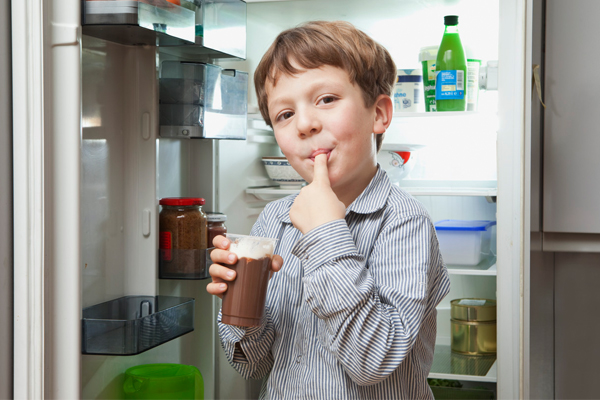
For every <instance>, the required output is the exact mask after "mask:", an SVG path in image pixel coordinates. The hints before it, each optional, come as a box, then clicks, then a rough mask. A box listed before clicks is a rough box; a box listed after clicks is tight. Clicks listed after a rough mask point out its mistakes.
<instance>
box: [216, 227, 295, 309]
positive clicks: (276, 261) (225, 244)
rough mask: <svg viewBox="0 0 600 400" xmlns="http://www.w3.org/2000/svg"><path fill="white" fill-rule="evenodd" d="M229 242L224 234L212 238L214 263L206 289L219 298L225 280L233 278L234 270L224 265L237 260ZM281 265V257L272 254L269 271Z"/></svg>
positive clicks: (221, 294) (224, 290)
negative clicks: (210, 279) (210, 280)
mask: <svg viewBox="0 0 600 400" xmlns="http://www.w3.org/2000/svg"><path fill="white" fill-rule="evenodd" d="M230 244H231V242H230V241H229V240H228V239H227V238H226V237H225V236H221V235H219V236H216V237H215V238H214V239H213V245H214V246H215V249H214V250H213V251H211V252H210V259H211V260H212V262H213V263H214V264H212V265H211V266H210V269H209V270H208V272H209V273H210V277H211V278H212V282H211V283H209V284H208V285H206V291H207V292H208V293H210V294H212V295H215V296H218V297H219V298H221V299H222V298H223V293H225V292H226V291H227V282H230V281H233V280H235V270H233V269H231V268H227V267H226V266H225V265H235V263H236V262H237V256H236V255H235V253H232V252H230V251H229V245H230ZM223 264H224V265H223ZM282 266H283V258H281V256H279V255H274V256H273V261H272V262H271V271H272V272H277V271H279V270H280V269H281V267H282Z"/></svg>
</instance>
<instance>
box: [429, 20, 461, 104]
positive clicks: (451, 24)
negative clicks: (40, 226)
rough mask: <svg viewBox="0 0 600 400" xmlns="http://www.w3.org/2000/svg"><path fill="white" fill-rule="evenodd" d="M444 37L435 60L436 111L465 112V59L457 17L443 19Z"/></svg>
mask: <svg viewBox="0 0 600 400" xmlns="http://www.w3.org/2000/svg"><path fill="white" fill-rule="evenodd" d="M444 25H445V26H446V27H445V30H444V36H443V37H442V43H441V44H440V48H439V50H438V53H437V58H436V60H435V71H436V79H435V104H436V109H437V111H465V110H466V109H467V99H466V91H465V86H466V81H465V79H466V77H467V58H466V57H465V51H464V49H463V46H462V43H461V42H460V36H459V35H458V16H457V15H446V16H445V17H444Z"/></svg>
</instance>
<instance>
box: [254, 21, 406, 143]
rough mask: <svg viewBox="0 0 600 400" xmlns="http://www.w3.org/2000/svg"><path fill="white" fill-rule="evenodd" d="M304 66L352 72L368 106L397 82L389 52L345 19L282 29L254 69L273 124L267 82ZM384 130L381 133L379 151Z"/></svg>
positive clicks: (262, 105) (266, 115)
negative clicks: (335, 68) (324, 66)
mask: <svg viewBox="0 0 600 400" xmlns="http://www.w3.org/2000/svg"><path fill="white" fill-rule="evenodd" d="M292 60H293V61H294V62H295V63H296V64H297V65H299V66H300V67H301V68H304V69H314V68H319V67H321V66H323V65H330V66H333V67H338V68H341V69H343V70H344V71H346V72H347V73H348V76H349V78H350V82H351V83H353V84H356V85H357V86H358V87H359V88H360V90H361V92H362V96H363V100H364V102H365V106H366V107H370V106H372V105H373V104H375V100H376V99H377V97H379V95H381V94H385V95H388V96H390V95H391V94H392V90H393V88H394V84H395V82H396V66H395V64H394V61H393V60H392V57H391V56H390V54H389V52H388V51H387V50H386V49H385V48H384V47H383V46H382V45H380V44H379V43H377V42H375V41H374V40H373V39H372V38H371V37H370V36H368V35H367V34H365V33H364V32H362V31H360V30H358V29H356V28H355V27H354V26H353V25H352V24H350V23H349V22H345V21H332V22H328V21H312V22H307V23H305V24H302V25H300V26H298V27H296V28H292V29H288V30H285V31H283V32H281V33H280V34H279V35H278V36H277V38H276V39H275V41H274V42H273V44H272V45H271V47H269V49H268V50H267V52H266V53H265V55H264V56H263V58H262V59H261V61H260V63H259V64H258V67H257V68H256V72H255V73H254V86H255V89H256V95H257V97H258V107H259V109H260V113H261V114H262V116H263V118H264V120H265V122H266V123H267V124H269V126H272V123H271V119H270V117H269V110H268V107H267V104H268V99H267V91H266V84H267V81H269V82H270V83H271V84H272V85H273V86H275V85H276V83H277V78H278V77H279V74H281V73H284V74H288V75H294V74H297V73H299V72H301V70H299V69H298V68H295V67H294V66H293V65H292V63H291V61H292ZM382 141H383V134H381V135H377V151H379V149H380V148H381V142H382Z"/></svg>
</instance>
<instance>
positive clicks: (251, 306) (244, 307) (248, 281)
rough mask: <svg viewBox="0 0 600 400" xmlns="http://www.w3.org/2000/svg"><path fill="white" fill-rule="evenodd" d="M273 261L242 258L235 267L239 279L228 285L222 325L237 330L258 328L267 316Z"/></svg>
mask: <svg viewBox="0 0 600 400" xmlns="http://www.w3.org/2000/svg"><path fill="white" fill-rule="evenodd" d="M270 267H271V257H263V258H259V259H258V260H255V259H253V258H246V257H242V258H240V259H239V260H238V262H237V264H236V265H235V266H233V268H232V269H235V271H236V273H237V275H236V278H235V280H234V281H233V282H228V284H227V291H226V292H225V294H224V295H223V306H222V309H221V322H223V323H224V324H228V325H237V326H257V325H260V320H261V318H262V317H263V314H264V313H265V299H266V297H267V286H268V284H269V271H270Z"/></svg>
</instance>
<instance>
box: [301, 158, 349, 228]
mask: <svg viewBox="0 0 600 400" xmlns="http://www.w3.org/2000/svg"><path fill="white" fill-rule="evenodd" d="M345 216H346V206H345V205H344V203H342V202H341V201H340V200H339V199H338V197H337V196H336V194H335V193H334V192H333V189H331V185H330V183H329V171H328V169H327V155H326V154H319V155H318V156H317V157H316V158H315V169H314V172H313V180H312V182H311V183H310V184H309V185H307V186H305V187H303V188H302V190H300V194H299V195H298V196H297V197H296V200H295V201H294V204H293V205H292V208H291V209H290V219H291V220H292V224H294V226H295V227H296V229H298V230H299V231H300V232H302V234H306V233H307V232H309V231H310V230H312V229H314V228H316V227H317V226H320V225H323V224H325V223H327V222H331V221H335V220H336V219H344V217H345Z"/></svg>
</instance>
